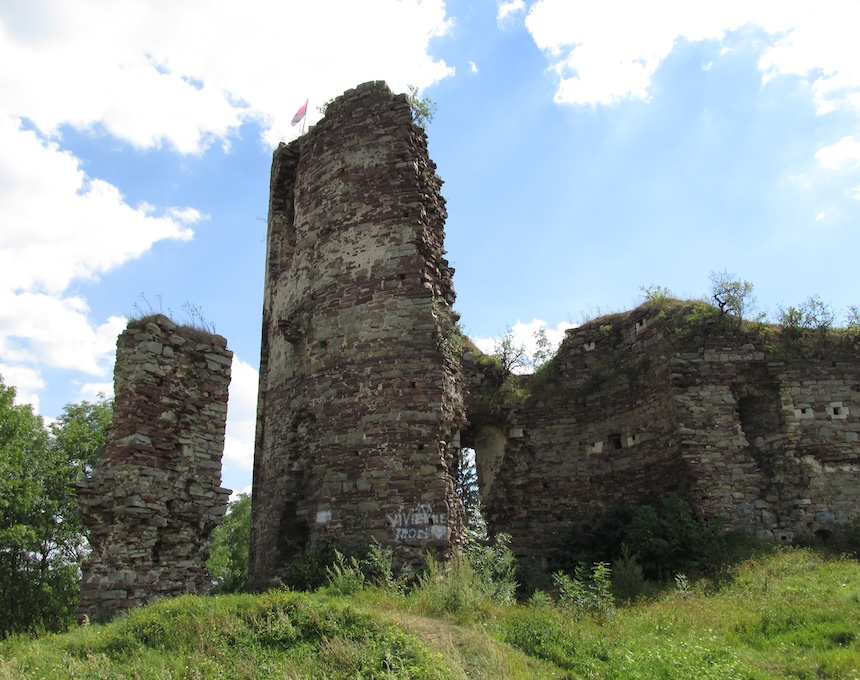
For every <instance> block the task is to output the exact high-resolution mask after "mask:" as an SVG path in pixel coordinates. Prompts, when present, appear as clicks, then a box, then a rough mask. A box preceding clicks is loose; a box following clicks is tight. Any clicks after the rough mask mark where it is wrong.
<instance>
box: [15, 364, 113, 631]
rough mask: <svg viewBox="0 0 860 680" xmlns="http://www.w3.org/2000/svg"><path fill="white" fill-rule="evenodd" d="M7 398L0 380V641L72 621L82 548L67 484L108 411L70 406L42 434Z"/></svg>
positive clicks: (100, 436) (94, 445)
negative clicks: (10, 636)
mask: <svg viewBox="0 0 860 680" xmlns="http://www.w3.org/2000/svg"><path fill="white" fill-rule="evenodd" d="M14 398H15V389H14V388H13V387H6V386H5V384H4V383H3V381H2V378H0V636H6V635H8V634H9V633H13V632H33V631H39V630H47V631H56V630H62V629H63V628H65V627H66V626H68V625H69V624H70V623H71V622H72V621H73V619H74V611H75V606H76V604H77V599H78V591H79V587H80V583H79V579H80V562H81V559H82V557H83V554H84V549H85V545H86V542H85V539H84V536H83V532H82V529H83V527H82V524H81V521H80V515H79V512H78V506H77V499H76V497H75V494H74V491H73V489H72V488H71V487H70V483H72V482H75V481H78V480H80V479H81V478H82V476H83V475H84V474H85V470H86V467H87V465H91V464H92V461H93V460H94V458H95V457H96V456H97V455H99V454H100V453H101V447H102V446H103V444H104V430H105V427H106V423H105V420H104V414H105V413H106V412H107V413H110V404H109V402H106V401H104V400H102V401H100V402H99V403H97V404H89V403H87V402H82V403H81V404H77V405H69V406H67V407H66V408H65V409H64V411H63V415H61V416H60V418H59V419H58V420H57V422H56V423H55V424H54V425H52V427H51V431H49V430H48V429H46V428H45V426H44V424H43V422H42V419H41V417H39V416H37V415H36V414H34V413H33V409H32V407H31V406H29V405H15V404H14ZM52 432H53V436H52Z"/></svg>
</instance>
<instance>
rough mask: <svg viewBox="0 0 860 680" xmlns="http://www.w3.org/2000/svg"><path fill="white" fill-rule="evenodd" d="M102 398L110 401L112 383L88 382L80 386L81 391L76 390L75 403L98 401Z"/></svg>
mask: <svg viewBox="0 0 860 680" xmlns="http://www.w3.org/2000/svg"><path fill="white" fill-rule="evenodd" d="M102 396H104V397H106V398H107V399H111V398H112V397H113V383H112V382H88V383H84V384H83V385H81V389H80V390H78V396H77V399H76V401H89V402H93V401H98V400H99V399H101V397H102Z"/></svg>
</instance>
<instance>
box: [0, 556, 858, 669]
mask: <svg viewBox="0 0 860 680" xmlns="http://www.w3.org/2000/svg"><path fill="white" fill-rule="evenodd" d="M606 575H607V574H604V576H606ZM462 577H463V575H462V573H460V574H458V573H457V572H456V571H451V572H449V573H448V574H447V575H442V576H440V577H439V578H440V579H441V580H442V581H444V580H454V581H456V580H457V579H458V578H459V579H461V582H460V583H459V585H458V586H457V587H458V588H468V587H469V586H468V581H467V582H465V583H464V582H463V581H462ZM601 578H602V577H601ZM719 584H720V585H715V582H712V581H698V582H692V583H679V584H678V586H677V587H676V588H675V589H674V590H672V591H669V592H664V593H663V594H661V595H659V596H656V597H653V598H652V599H649V600H640V601H639V602H637V603H636V604H633V605H622V606H619V607H618V608H617V610H616V611H615V615H614V616H601V615H600V613H599V611H596V612H591V613H589V612H588V611H586V608H580V607H577V606H571V603H570V601H568V602H565V595H564V593H563V592H558V593H541V592H538V593H536V594H535V595H534V596H533V597H532V599H531V600H530V601H529V603H527V604H507V605H503V604H500V603H499V602H497V601H495V600H493V599H491V598H489V597H487V596H482V595H481V594H480V592H472V593H471V594H470V596H469V597H470V598H471V600H470V602H471V605H470V606H471V608H470V609H469V610H466V611H463V610H462V609H461V608H460V603H459V602H458V601H457V600H456V599H455V600H452V599H450V597H449V595H450V593H447V594H446V592H445V590H444V589H440V588H439V581H432V582H428V583H427V584H425V585H422V586H421V587H418V588H417V589H415V590H414V591H412V592H411V593H409V594H405V595H404V594H402V593H398V592H396V591H394V590H389V589H384V588H380V587H377V586H366V585H365V586H362V587H361V588H360V589H359V590H357V591H356V592H355V593H354V594H353V595H351V596H343V595H340V594H338V593H337V592H336V589H332V588H331V587H328V588H322V589H320V590H318V591H317V592H315V593H295V592H290V591H273V592H269V593H266V594H264V595H261V596H250V595H229V596H218V597H209V598H204V597H198V596H186V597H181V598H177V599H173V600H167V601H163V602H161V603H159V604H156V605H153V606H150V607H146V608H142V609H139V610H135V611H133V612H132V613H131V614H130V615H128V616H126V617H125V618H122V619H120V620H118V621H115V622H114V623H112V624H110V625H107V626H91V627H88V628H78V629H75V630H74V631H72V632H70V633H68V634H65V635H58V636H47V637H44V638H42V639H39V640H30V639H27V638H24V637H18V638H13V639H10V640H7V641H5V642H3V643H0V680H6V679H7V678H8V679H11V678H49V679H50V678H68V677H77V678H120V677H127V678H131V677H139V678H274V677H278V678H281V677H288V678H289V677H293V678H466V677H493V678H495V677H507V678H529V679H530V680H531V679H535V678H586V677H588V678H619V679H625V678H726V679H728V678H750V679H764V678H809V679H812V678H833V679H836V678H848V679H850V678H858V677H860V565H858V563H857V562H856V561H854V560H850V559H847V558H837V557H833V556H828V555H826V554H824V553H822V552H816V551H814V550H812V549H810V548H782V549H779V550H777V551H776V552H775V553H773V554H768V555H763V556H760V557H755V558H752V559H749V560H747V561H745V562H743V563H741V564H739V565H737V566H735V567H733V568H731V569H729V570H727V571H726V572H725V574H723V578H721V579H720V581H719ZM572 592H573V598H572V599H573V600H574V601H575V600H576V592H577V588H576V587H574V588H573V591H572ZM605 595H606V593H605V592H604V596H605ZM568 599H569V600H570V598H568ZM452 610H453V611H452Z"/></svg>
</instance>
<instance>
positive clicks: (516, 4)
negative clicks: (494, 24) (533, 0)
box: [496, 0, 526, 25]
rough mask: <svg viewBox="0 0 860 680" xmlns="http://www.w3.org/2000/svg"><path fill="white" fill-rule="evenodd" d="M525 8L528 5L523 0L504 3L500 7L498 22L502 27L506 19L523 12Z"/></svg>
mask: <svg viewBox="0 0 860 680" xmlns="http://www.w3.org/2000/svg"><path fill="white" fill-rule="evenodd" d="M525 8H526V3H525V2H523V0H509V1H508V2H503V3H502V4H500V5H499V12H498V14H497V15H496V21H498V23H499V25H501V24H503V23H504V22H505V20H506V19H508V18H509V17H511V16H512V15H514V14H516V13H517V12H522V11H523V10H524V9H525Z"/></svg>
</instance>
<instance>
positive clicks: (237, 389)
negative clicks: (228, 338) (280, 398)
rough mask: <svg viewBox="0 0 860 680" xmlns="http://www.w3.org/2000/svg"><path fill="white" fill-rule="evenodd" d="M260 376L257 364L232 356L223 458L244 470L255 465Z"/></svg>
mask: <svg viewBox="0 0 860 680" xmlns="http://www.w3.org/2000/svg"><path fill="white" fill-rule="evenodd" d="M258 379H259V374H258V373H257V370H256V369H255V368H254V367H252V366H251V365H250V364H248V363H245V362H244V361H242V360H241V359H239V358H238V357H233V372H232V377H231V379H230V403H229V405H228V407H227V434H226V437H225V442H224V458H225V459H226V460H228V461H231V462H233V463H235V464H236V465H238V466H239V467H241V468H243V469H245V470H250V469H251V467H253V465H254V434H255V431H256V427H257V382H258Z"/></svg>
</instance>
